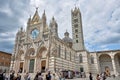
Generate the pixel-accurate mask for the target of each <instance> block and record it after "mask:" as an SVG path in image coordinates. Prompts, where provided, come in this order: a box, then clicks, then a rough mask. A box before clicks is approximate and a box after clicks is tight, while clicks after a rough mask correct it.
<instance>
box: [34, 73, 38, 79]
mask: <svg viewBox="0 0 120 80" xmlns="http://www.w3.org/2000/svg"><path fill="white" fill-rule="evenodd" d="M38 74H39V73H38V72H37V74H36V75H35V78H34V80H38Z"/></svg>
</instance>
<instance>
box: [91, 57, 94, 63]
mask: <svg viewBox="0 0 120 80" xmlns="http://www.w3.org/2000/svg"><path fill="white" fill-rule="evenodd" d="M91 64H94V57H93V56H91Z"/></svg>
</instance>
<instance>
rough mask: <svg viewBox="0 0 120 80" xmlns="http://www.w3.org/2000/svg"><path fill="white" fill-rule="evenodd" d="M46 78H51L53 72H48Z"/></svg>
mask: <svg viewBox="0 0 120 80" xmlns="http://www.w3.org/2000/svg"><path fill="white" fill-rule="evenodd" d="M46 80H51V74H50V71H49V72H48V74H46Z"/></svg>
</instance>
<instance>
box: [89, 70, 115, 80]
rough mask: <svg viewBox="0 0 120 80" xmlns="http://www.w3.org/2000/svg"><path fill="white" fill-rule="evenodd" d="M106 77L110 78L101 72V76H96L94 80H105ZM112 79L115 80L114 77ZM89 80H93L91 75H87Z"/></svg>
mask: <svg viewBox="0 0 120 80" xmlns="http://www.w3.org/2000/svg"><path fill="white" fill-rule="evenodd" d="M108 77H111V76H110V75H107V74H106V72H103V73H101V74H97V75H96V80H106V79H107V78H108ZM112 77H113V78H115V75H112ZM89 80H94V78H93V75H92V73H89Z"/></svg>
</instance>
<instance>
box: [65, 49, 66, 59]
mask: <svg viewBox="0 0 120 80" xmlns="http://www.w3.org/2000/svg"><path fill="white" fill-rule="evenodd" d="M65 59H66V48H65Z"/></svg>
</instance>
